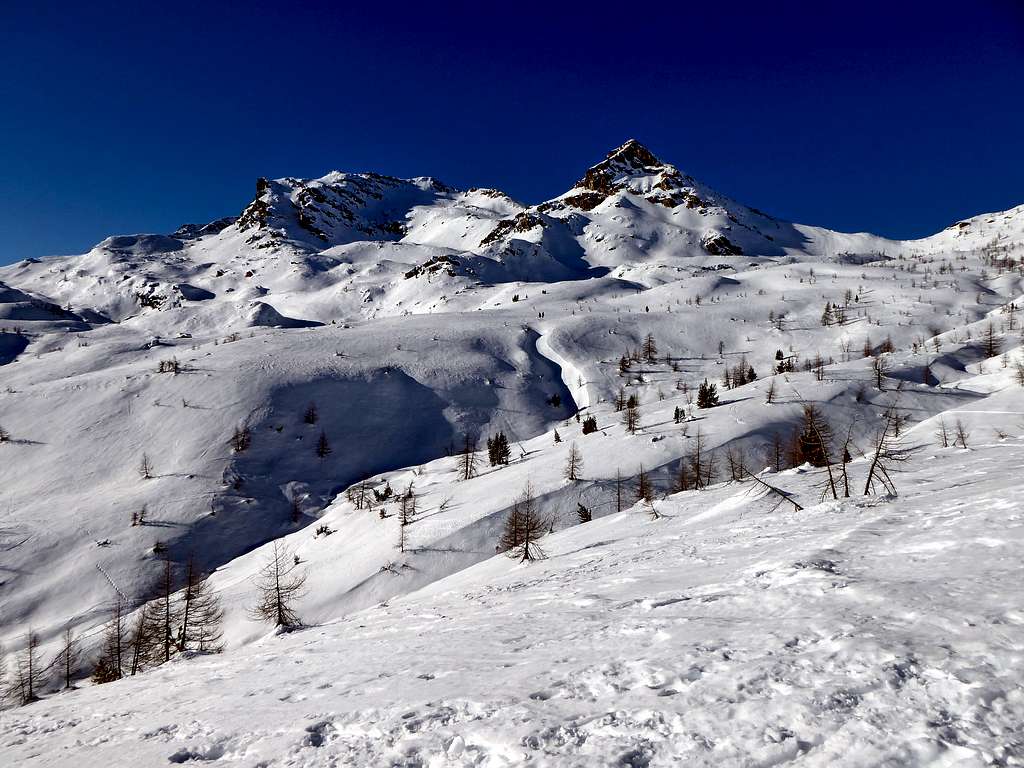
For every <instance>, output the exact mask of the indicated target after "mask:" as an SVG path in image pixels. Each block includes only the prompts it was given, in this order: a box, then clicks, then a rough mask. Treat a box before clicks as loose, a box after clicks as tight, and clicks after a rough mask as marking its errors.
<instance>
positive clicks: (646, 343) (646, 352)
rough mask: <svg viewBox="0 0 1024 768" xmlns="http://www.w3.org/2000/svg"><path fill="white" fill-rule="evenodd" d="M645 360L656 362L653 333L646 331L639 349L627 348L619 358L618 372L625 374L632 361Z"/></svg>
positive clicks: (655, 344)
mask: <svg viewBox="0 0 1024 768" xmlns="http://www.w3.org/2000/svg"><path fill="white" fill-rule="evenodd" d="M641 362H647V363H650V364H651V365H654V364H655V363H656V362H658V343H657V342H656V341H655V340H654V334H652V333H648V334H647V335H646V336H645V337H644V340H643V342H642V343H641V344H640V347H639V349H632V350H630V349H627V350H626V351H625V352H623V354H622V356H621V357H620V358H619V373H620V374H625V373H626V372H627V371H629V369H630V367H632V365H633V363H641Z"/></svg>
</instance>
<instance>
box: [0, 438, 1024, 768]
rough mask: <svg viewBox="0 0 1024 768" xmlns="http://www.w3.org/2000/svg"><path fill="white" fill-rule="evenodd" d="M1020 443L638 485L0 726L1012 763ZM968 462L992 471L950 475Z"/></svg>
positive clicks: (243, 742)
mask: <svg viewBox="0 0 1024 768" xmlns="http://www.w3.org/2000/svg"><path fill="white" fill-rule="evenodd" d="M1022 447H1024V443H1022V440H1021V438H1019V437H1018V438H1015V439H1013V440H1011V441H1007V442H1006V443H1001V444H995V445H987V446H985V447H980V448H978V449H977V450H975V451H967V452H965V451H962V450H960V449H947V450H944V451H935V450H930V451H926V452H922V453H921V454H919V455H918V456H917V457H916V458H915V460H914V464H913V467H912V468H911V469H909V470H908V471H907V473H906V474H905V479H904V480H903V482H902V485H903V486H904V487H905V488H906V489H907V490H906V493H903V494H901V496H900V497H899V498H898V499H889V498H868V499H853V500H849V501H841V502H838V503H837V502H830V503H826V504H821V505H816V506H808V507H806V508H805V509H804V510H802V511H800V512H795V511H792V508H790V509H788V510H787V509H774V510H773V509H772V507H773V506H774V505H773V504H772V503H771V502H770V501H769V500H767V499H764V498H762V497H759V496H758V494H756V493H755V492H753V490H752V489H751V488H749V487H742V488H741V487H739V486H734V485H726V486H722V487H719V488H716V489H714V490H712V491H708V492H706V493H705V494H700V493H688V494H681V495H679V496H676V497H672V498H670V499H667V500H665V501H662V502H659V503H658V511H659V513H660V514H661V515H662V516H661V517H660V518H659V519H657V520H651V519H650V517H649V515H648V514H647V513H646V510H645V509H644V508H643V507H642V506H639V507H636V508H633V509H630V510H627V511H625V512H622V513H621V514H613V515H609V516H606V517H603V518H601V519H599V520H595V521H594V522H592V523H589V524H586V525H581V526H576V527H573V528H570V529H568V530H565V531H562V532H559V533H556V534H554V535H552V536H549V537H547V538H546V539H545V540H544V548H545V550H546V552H547V554H548V556H549V557H548V559H546V560H543V561H538V562H535V563H532V564H527V565H515V564H513V563H512V562H510V561H509V560H508V559H507V558H505V557H501V556H499V557H496V558H490V559H488V560H486V561H484V562H481V563H480V564H478V565H476V566H473V567H470V568H467V569H464V570H462V571H460V572H459V573H457V574H456V575H453V576H451V577H448V578H446V579H442V580H439V581H437V582H435V583H434V584H432V585H431V586H430V587H428V588H426V589H422V590H420V591H418V592H415V593H413V594H411V595H409V596H406V597H403V598H400V599H397V600H392V601H388V602H386V603H382V604H379V605H377V606H375V607H372V608H369V609H367V610H364V611H362V612H358V613H354V614H351V615H349V616H347V617H345V618H342V619H339V620H335V621H333V622H327V623H324V624H321V625H319V626H316V627H313V628H310V629H307V630H303V631H300V632H295V633H292V634H288V635H280V636H279V635H273V634H271V635H266V634H265V635H263V636H262V637H261V638H260V639H259V640H257V641H256V642H255V643H253V644H251V645H249V646H247V647H246V648H245V649H243V650H240V651H238V652H234V653H228V654H225V655H223V656H219V657H216V656H215V657H204V658H196V659H189V660H179V661H176V662H173V663H171V664H168V665H166V666H164V667H161V668H158V669H157V670H155V671H153V672H150V673H147V674H145V675H142V676H139V677H136V678H132V679H126V680H123V681H121V682H117V683H112V684H109V685H105V686H100V687H96V688H87V689H83V690H80V691H75V692H72V693H69V694H65V695H62V696H59V697H53V698H50V699H47V700H45V701H43V702H40V703H38V704H35V705H32V706H30V707H26V708H24V709H20V710H14V711H10V712H7V713H5V717H4V720H3V723H2V725H0V748H2V749H3V750H4V753H5V755H7V756H8V757H9V759H10V760H12V761H13V763H15V764H23V762H24V761H29V760H30V758H33V757H34V763H35V764H39V765H65V764H71V763H72V762H73V763H74V764H75V765H79V766H83V767H85V766H94V765H95V766H103V765H111V764H126V763H124V761H125V760H126V759H127V756H131V757H130V761H131V764H134V765H160V764H165V763H168V762H171V763H175V762H193V761H194V762H212V763H215V764H221V763H223V764H228V763H231V764H237V765H267V764H271V763H272V764H281V765H294V766H299V765H309V766H313V765H331V764H338V765H435V764H436V765H448V764H453V765H519V764H522V763H524V762H527V761H529V762H530V763H531V764H536V765H579V766H584V765H599V764H600V765H651V766H658V765H665V766H668V765H680V764H686V765H708V766H712V765H724V764H727V765H767V764H776V765H777V764H787V763H791V762H799V763H800V764H801V765H820V766H828V765H837V764H842V765H883V764H885V765H949V766H953V765H957V766H970V765H979V766H980V765H990V764H992V763H993V762H994V761H995V762H999V763H1000V764H1004V765H1017V764H1020V762H1021V760H1024V740H1022V737H1021V730H1020V723H1021V722H1022V718H1024V691H1022V689H1021V685H1020V682H1021V681H1020V672H1019V663H1020V654H1021V649H1022V647H1024V614H1022V613H1021V612H1020V610H1019V601H1020V594H1021V593H1020V580H1019V573H1020V560H1019V556H1020V552H1021V548H1022V546H1024V514H1022V512H1024V510H1022V507H1021V502H1020V489H1021V482H1020V479H1019V476H1018V475H1017V473H1015V469H1016V468H1017V467H1018V463H1019V456H1020V450H1021V448H1022ZM979 465H982V466H984V467H986V473H987V474H986V478H987V479H986V481H985V485H984V491H983V492H979V488H978V487H977V486H976V485H975V484H973V483H964V482H962V481H961V480H962V479H963V478H965V477H966V476H969V474H970V473H971V472H972V471H973V468H976V467H978V466H979ZM858 469H862V467H858ZM813 479H814V478H813V477H812V475H811V474H810V473H807V474H802V473H799V472H798V473H789V474H788V475H787V477H786V478H785V482H786V483H787V484H789V485H790V486H791V487H792V489H793V490H796V491H798V492H799V493H801V494H802V495H806V496H810V495H813V492H814V491H813V489H812V488H810V487H809V486H810V485H812V480H813ZM709 506H712V507H716V508H717V510H718V511H717V514H715V515H713V516H708V515H703V516H702V515H701V514H700V510H702V509H704V508H706V507H709ZM414 527H415V526H414ZM411 561H412V562H414V563H415V562H417V558H416V556H414V557H412V558H411ZM392 578H395V579H405V578H407V576H406V575H405V574H400V575H398V576H393V577H392ZM314 591H315V590H314ZM26 764H27V763H26Z"/></svg>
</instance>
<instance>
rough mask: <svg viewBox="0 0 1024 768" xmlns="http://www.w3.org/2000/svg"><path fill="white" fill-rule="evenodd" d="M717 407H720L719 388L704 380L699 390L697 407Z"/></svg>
mask: <svg viewBox="0 0 1024 768" xmlns="http://www.w3.org/2000/svg"><path fill="white" fill-rule="evenodd" d="M716 405H718V387H716V386H715V385H714V384H711V383H710V382H709V381H708V380H707V379H704V381H703V382H702V383H701V385H700V387H699V388H698V389H697V407H698V408H714V407H715V406H716Z"/></svg>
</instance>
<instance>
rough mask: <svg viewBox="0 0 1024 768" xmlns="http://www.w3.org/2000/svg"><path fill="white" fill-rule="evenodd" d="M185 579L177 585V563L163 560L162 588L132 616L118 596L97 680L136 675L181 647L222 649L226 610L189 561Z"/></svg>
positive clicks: (98, 662) (96, 669)
mask: <svg viewBox="0 0 1024 768" xmlns="http://www.w3.org/2000/svg"><path fill="white" fill-rule="evenodd" d="M184 581H185V585H184V587H183V588H181V589H177V590H176V589H175V586H174V585H175V574H174V566H173V564H172V563H171V561H170V560H164V563H163V572H162V574H161V578H160V586H159V589H158V594H157V596H156V597H155V598H153V599H152V600H149V601H147V602H145V603H144V604H143V605H142V606H140V607H139V608H138V610H136V612H135V616H134V618H133V619H131V621H129V617H128V616H127V615H126V611H125V606H124V601H123V600H122V599H120V598H119V599H117V600H116V601H115V602H114V606H113V609H112V616H111V619H110V621H108V622H107V626H106V628H105V629H104V633H103V640H102V644H101V649H100V654H99V656H98V658H97V659H96V661H95V664H94V665H93V669H92V679H93V681H94V682H96V683H107V682H111V681H113V680H119V679H121V678H122V677H126V676H129V675H135V674H138V673H140V672H143V671H145V670H146V669H149V668H152V667H155V666H158V665H160V664H163V663H165V662H167V661H170V660H171V658H172V657H173V656H176V655H178V654H181V653H190V652H195V653H219V652H220V651H221V650H222V649H223V644H222V641H221V638H222V631H221V623H222V621H223V618H224V611H223V609H222V608H221V607H220V601H219V599H218V598H217V595H216V593H214V592H213V590H212V588H211V587H210V585H209V583H208V581H207V580H206V577H205V575H204V574H203V573H202V572H201V571H200V570H199V569H198V568H197V567H196V565H195V563H194V561H191V560H190V561H189V562H188V564H187V565H186V571H185V579H184Z"/></svg>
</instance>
